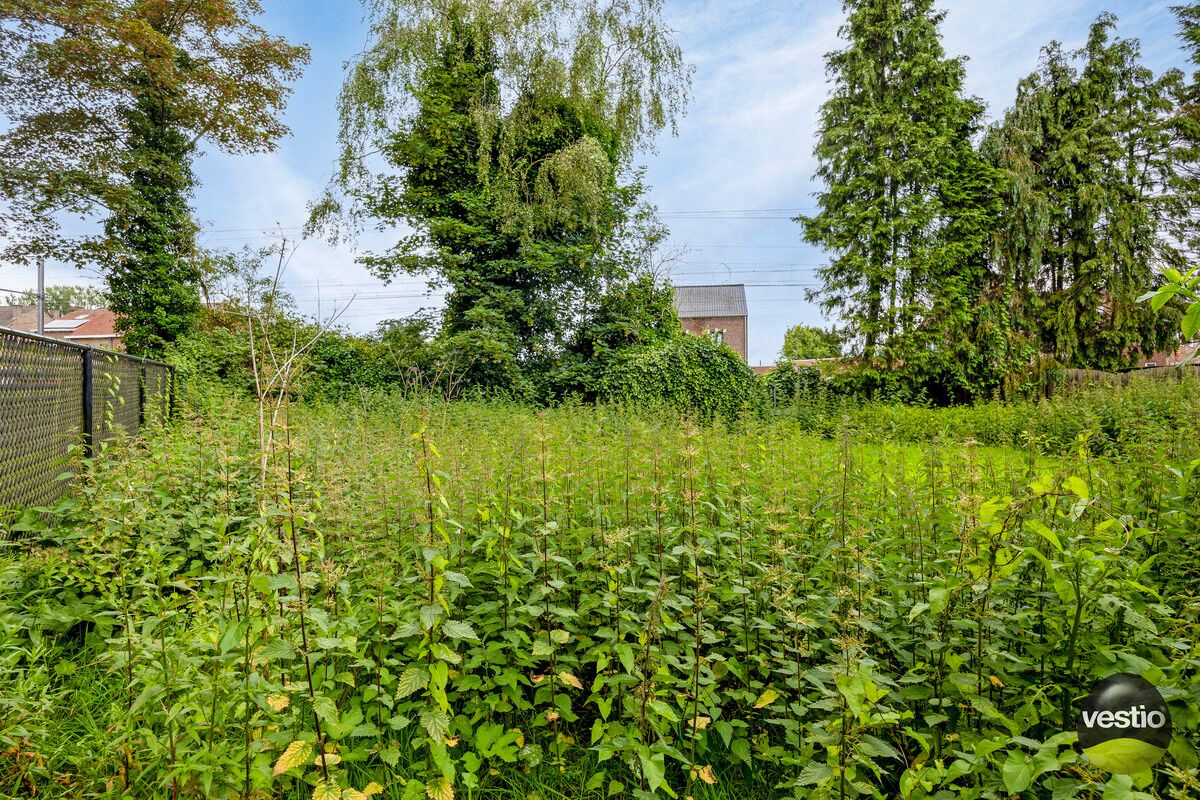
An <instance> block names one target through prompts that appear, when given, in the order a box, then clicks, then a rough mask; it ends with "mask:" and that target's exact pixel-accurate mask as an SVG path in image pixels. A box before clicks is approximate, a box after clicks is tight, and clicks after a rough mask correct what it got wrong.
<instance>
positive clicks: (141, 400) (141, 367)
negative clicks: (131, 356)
mask: <svg viewBox="0 0 1200 800" xmlns="http://www.w3.org/2000/svg"><path fill="white" fill-rule="evenodd" d="M144 427H146V362H145V361H139V362H138V430H139V431H140V430H141V429H142V428H144Z"/></svg>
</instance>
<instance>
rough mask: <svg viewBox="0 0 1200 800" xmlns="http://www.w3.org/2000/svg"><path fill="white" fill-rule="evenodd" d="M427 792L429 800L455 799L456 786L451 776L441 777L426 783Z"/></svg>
mask: <svg viewBox="0 0 1200 800" xmlns="http://www.w3.org/2000/svg"><path fill="white" fill-rule="evenodd" d="M425 794H426V795H427V796H428V797H429V800H454V786H453V784H451V783H450V779H449V778H446V777H441V778H438V779H437V780H432V781H430V782H429V783H427V784H425Z"/></svg>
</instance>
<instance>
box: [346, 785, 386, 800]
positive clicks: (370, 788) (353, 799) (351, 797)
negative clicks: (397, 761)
mask: <svg viewBox="0 0 1200 800" xmlns="http://www.w3.org/2000/svg"><path fill="white" fill-rule="evenodd" d="M382 791H383V787H382V786H380V785H379V784H378V783H375V781H371V782H370V783H368V784H367V785H366V786H364V787H363V790H362V791H361V792H360V791H359V790H358V789H342V800H370V798H372V797H374V796H375V795H377V794H379V793H380V792H382Z"/></svg>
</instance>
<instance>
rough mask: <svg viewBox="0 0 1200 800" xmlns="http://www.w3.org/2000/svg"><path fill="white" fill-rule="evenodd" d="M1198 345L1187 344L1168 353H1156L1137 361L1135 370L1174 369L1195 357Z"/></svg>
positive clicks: (1194, 343)
mask: <svg viewBox="0 0 1200 800" xmlns="http://www.w3.org/2000/svg"><path fill="white" fill-rule="evenodd" d="M1198 348H1200V343H1197V342H1188V343H1187V344H1184V345H1180V347H1179V348H1178V349H1176V350H1172V351H1170V352H1158V353H1153V354H1151V355H1148V356H1142V357H1141V358H1139V359H1138V362H1137V366H1136V369H1152V368H1154V367H1176V366H1179V365H1180V364H1182V363H1183V362H1184V361H1187V360H1188V359H1189V358H1194V357H1195V356H1196V350H1197V349H1198Z"/></svg>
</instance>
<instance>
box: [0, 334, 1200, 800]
mask: <svg viewBox="0 0 1200 800" xmlns="http://www.w3.org/2000/svg"><path fill="white" fill-rule="evenodd" d="M255 330H256V331H260V330H261V328H259V327H258V326H256V327H255ZM257 344H258V347H259V348H260V349H259V351H258V352H259V354H260V355H262V356H263V358H264V359H265V360H260V362H259V363H260V364H262V365H263V368H264V370H265V371H271V370H273V369H274V368H273V367H272V366H271V365H273V364H275V363H278V364H281V365H282V364H286V363H288V359H287V358H286V356H284V354H283V351H284V350H287V349H289V348H290V347H291V345H290V344H288V345H285V346H283V347H279V346H277V344H276V343H275V342H272V343H271V348H270V350H268V348H267V343H266V342H265V341H263V340H259V341H258V343H257ZM302 344H303V343H298V345H300V346H302ZM272 351H273V353H274V356H272ZM273 358H274V360H273ZM289 369H290V368H289ZM287 374H290V373H287ZM287 374H284V375H282V376H280V377H279V378H278V379H272V378H271V376H270V375H269V374H266V372H264V377H265V379H264V380H262V382H261V385H263V386H271V387H272V389H271V393H270V395H269V396H264V397H262V398H261V404H260V400H259V399H250V400H247V399H235V398H218V397H210V398H208V400H207V401H206V404H205V405H204V406H203V413H195V412H193V411H192V410H185V412H184V415H183V416H182V418H181V419H179V420H177V421H176V422H174V423H172V424H171V425H169V426H166V427H165V428H164V429H162V430H159V431H152V432H150V433H149V434H148V435H147V436H146V437H145V438H144V439H143V440H142V441H140V442H129V441H124V440H117V441H114V442H113V443H111V444H106V445H105V446H103V447H100V448H97V451H96V453H95V455H94V457H93V459H92V463H90V464H89V465H88V471H87V479H86V480H84V481H81V482H80V484H79V486H78V489H77V490H76V491H75V492H74V493H73V494H72V496H71V498H70V499H68V500H65V501H63V502H62V503H61V504H59V505H57V506H56V507H54V508H50V509H42V510H40V511H39V512H37V513H32V512H31V513H29V514H26V515H25V516H24V517H22V518H21V520H20V521H19V522H18V523H17V525H16V526H15V528H16V529H17V531H19V532H20V533H21V534H22V536H23V539H22V540H21V542H20V545H19V548H18V546H17V545H16V544H14V545H13V546H11V547H6V548H5V549H4V550H3V551H0V586H2V587H3V591H0V637H3V639H2V641H3V643H4V646H3V647H2V648H0V663H2V664H3V665H4V669H3V670H2V671H0V794H3V795H5V796H21V797H29V796H33V797H62V798H74V797H81V796H82V797H102V798H103V797H111V798H118V797H122V798H124V797H130V798H142V797H144V798H206V797H227V798H238V800H243V799H244V800H251V799H252V798H253V799H254V800H261V799H265V798H279V799H280V800H283V798H288V799H289V800H291V798H301V799H302V800H309V798H317V799H318V800H332V799H333V798H340V799H341V800H358V798H364V797H372V796H378V797H396V798H407V800H421V798H426V800H430V799H432V800H452V799H453V798H472V799H473V798H488V797H512V798H516V797H532V796H534V795H540V796H542V797H553V796H568V797H581V798H594V799H595V800H601V798H609V797H612V798H638V800H641V799H642V798H663V797H667V798H686V797H691V798H694V800H723V799H724V798H731V797H763V798H766V797H789V798H796V799H797V800H807V799H809V798H812V799H814V800H815V799H816V798H837V800H843V799H844V798H879V799H880V800H882V799H883V798H889V799H890V798H903V799H904V800H932V799H933V798H938V799H939V800H940V798H949V797H959V798H995V797H1005V798H1010V797H1017V798H1025V800H1035V798H1041V797H1061V798H1080V799H1081V800H1105V798H1114V797H1115V798H1137V799H1138V800H1141V798H1145V797H1150V798H1174V797H1189V796H1192V797H1195V796H1197V789H1196V785H1197V767H1198V765H1200V762H1198V759H1197V756H1196V745H1197V728H1198V726H1200V694H1198V693H1197V690H1196V688H1195V687H1196V686H1197V677H1198V668H1200V653H1198V652H1197V650H1196V645H1195V641H1196V638H1197V634H1198V633H1200V605H1198V604H1197V599H1196V586H1197V581H1198V579H1200V573H1198V571H1197V567H1196V564H1197V563H1198V561H1200V558H1198V557H1200V551H1197V545H1196V543H1195V536H1194V533H1195V532H1194V520H1195V519H1196V518H1197V514H1200V492H1197V477H1198V471H1200V452H1198V449H1200V448H1198V445H1200V437H1198V436H1197V435H1196V433H1195V431H1196V430H1200V428H1197V427H1196V425H1195V424H1194V423H1195V421H1196V412H1195V410H1194V409H1195V407H1196V405H1197V404H1196V398H1197V397H1198V396H1200V393H1198V392H1197V388H1198V387H1197V385H1196V384H1195V383H1194V382H1193V381H1191V380H1187V379H1185V380H1182V381H1181V382H1178V383H1174V384H1164V385H1162V386H1159V387H1153V388H1151V387H1147V388H1146V389H1141V388H1139V389H1138V390H1136V391H1137V396H1136V397H1129V396H1127V395H1125V394H1122V393H1120V392H1109V391H1105V392H1099V393H1095V394H1089V395H1078V396H1074V397H1070V398H1064V399H1061V400H1056V401H1055V402H1054V403H1047V404H1045V405H1044V406H1040V407H1037V408H1036V409H1034V408H1032V407H1031V410H1030V412H1029V414H1028V415H1027V418H1026V419H1024V420H1023V421H1022V425H1023V426H1024V427H1025V429H1026V430H1029V431H1034V432H1037V431H1043V430H1049V426H1050V425H1051V422H1054V424H1059V423H1062V424H1063V425H1065V424H1066V421H1068V420H1071V419H1076V418H1083V419H1086V420H1088V421H1090V422H1093V423H1094V426H1093V427H1080V428H1077V429H1075V430H1074V432H1073V433H1072V434H1071V437H1070V439H1066V438H1065V432H1064V431H1058V432H1055V433H1053V435H1041V434H1038V435H1031V436H1029V437H1027V438H1026V440H1025V441H1024V443H1022V444H1021V446H1020V447H1015V446H1008V447H996V446H990V445H985V444H982V443H979V442H977V441H964V439H965V432H964V431H963V430H962V429H961V427H960V425H959V423H960V421H961V419H962V417H961V416H959V412H958V411H957V410H954V409H951V410H946V411H944V412H934V411H930V410H922V411H921V412H920V414H921V416H920V417H919V419H921V420H928V419H931V418H932V419H933V420H934V421H935V422H936V423H937V429H938V430H941V431H942V433H941V434H940V435H939V436H937V437H935V438H932V439H927V440H922V441H920V442H919V443H917V444H908V443H906V442H905V441H904V440H903V439H902V438H901V437H903V436H904V435H905V432H906V431H907V430H909V429H910V428H909V426H910V424H911V423H910V422H909V421H908V420H907V419H906V418H905V417H904V416H903V412H896V413H891V414H889V415H887V416H886V417H884V416H882V415H879V416H878V417H875V416H868V415H867V412H866V411H860V412H858V413H846V414H844V415H842V416H841V417H839V418H838V419H837V420H835V421H832V422H831V423H830V426H831V427H830V433H829V435H828V436H825V435H814V434H813V433H812V432H811V431H810V429H809V428H808V427H807V424H806V423H805V422H804V421H803V420H800V419H795V418H790V417H781V418H777V419H766V420H764V419H762V418H757V417H743V418H740V419H733V420H722V421H720V422H715V421H714V422H712V423H708V422H705V421H704V420H703V419H698V418H688V417H679V416H673V415H672V414H671V413H670V412H662V411H660V412H658V413H655V414H648V413H646V412H643V411H636V410H630V409H625V408H618V407H600V408H585V407H580V406H577V405H564V406H561V407H557V408H552V409H545V410H542V411H534V410H529V409H525V408H521V407H513V406H508V405H504V404H499V403H483V402H453V403H444V402H441V401H437V402H435V401H431V400H429V399H427V398H419V397H405V396H401V395H380V396H377V397H373V398H367V399H356V400H354V401H347V402H339V403H325V404H317V405H300V404H296V403H294V402H292V400H291V398H290V395H289V393H288V392H286V391H282V392H281V389H286V386H287V385H288V380H289V379H288V377H287ZM1126 391H1134V390H1126ZM260 409H261V411H262V414H261V415H260V413H259V411H260ZM985 410H986V409H985ZM871 413H873V414H874V413H878V412H871ZM938 413H940V414H941V416H937V414H938ZM975 413H976V414H982V413H984V412H983V411H977V412H975ZM991 413H993V414H994V415H996V419H995V420H993V422H994V423H995V424H996V425H1000V426H1002V425H1007V424H1008V423H1007V422H1004V420H1005V419H1006V418H1005V417H1004V416H1003V415H1004V414H1007V413H1008V412H1007V411H1006V410H1005V409H1004V408H1003V407H999V406H996V407H991ZM971 419H974V420H976V421H977V422H978V421H979V420H980V419H981V417H972V418H971ZM1105 425H1107V426H1109V432H1108V433H1106V432H1105V431H1104V426H1105ZM1135 432H1136V434H1135ZM1013 444H1017V442H1013ZM1114 672H1136V673H1138V674H1141V675H1143V676H1145V677H1146V678H1147V679H1148V680H1149V681H1151V682H1152V683H1154V684H1156V685H1157V686H1158V687H1160V689H1161V691H1162V692H1163V694H1164V696H1165V698H1166V699H1167V702H1168V704H1169V707H1170V710H1171V714H1172V718H1173V723H1174V731H1175V736H1174V740H1173V741H1172V743H1171V747H1170V749H1169V752H1168V754H1167V755H1166V757H1165V758H1164V759H1163V760H1162V762H1161V763H1160V764H1159V765H1158V766H1156V767H1154V768H1153V769H1152V770H1149V771H1147V772H1145V773H1143V774H1140V775H1134V776H1123V777H1122V776H1117V777H1114V776H1110V775H1108V774H1106V773H1103V772H1102V771H1101V770H1099V769H1098V768H1096V767H1095V766H1094V765H1093V764H1092V763H1091V762H1089V761H1088V760H1087V758H1086V757H1085V756H1084V755H1082V754H1080V753H1079V752H1078V751H1077V747H1076V743H1075V734H1074V726H1075V718H1076V715H1077V714H1078V703H1079V701H1080V698H1081V697H1083V696H1084V695H1085V694H1086V693H1087V691H1088V690H1089V689H1090V687H1091V686H1092V684H1094V683H1095V682H1096V681H1097V680H1099V679H1100V678H1103V677H1105V676H1108V675H1110V674H1112V673H1114Z"/></svg>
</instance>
